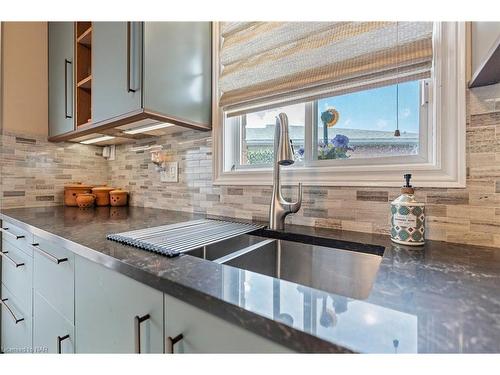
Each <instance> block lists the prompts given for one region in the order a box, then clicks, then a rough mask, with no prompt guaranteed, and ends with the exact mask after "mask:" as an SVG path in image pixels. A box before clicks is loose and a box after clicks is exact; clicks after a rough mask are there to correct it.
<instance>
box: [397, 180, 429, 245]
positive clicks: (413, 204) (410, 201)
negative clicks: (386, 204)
mask: <svg viewBox="0 0 500 375" xmlns="http://www.w3.org/2000/svg"><path fill="white" fill-rule="evenodd" d="M404 178H405V185H404V186H403V187H402V188H401V195H400V196H399V197H397V198H396V199H395V200H394V201H392V202H391V240H392V241H393V242H396V243H399V244H402V245H410V246H419V245H423V244H424V240H425V205H424V204H423V203H420V202H417V200H416V199H415V190H414V189H413V187H412V186H411V184H410V180H411V174H409V173H408V174H405V175H404Z"/></svg>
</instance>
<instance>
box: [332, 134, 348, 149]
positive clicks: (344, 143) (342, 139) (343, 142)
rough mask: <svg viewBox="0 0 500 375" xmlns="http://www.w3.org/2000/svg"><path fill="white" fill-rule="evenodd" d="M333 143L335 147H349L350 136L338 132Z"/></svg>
mask: <svg viewBox="0 0 500 375" xmlns="http://www.w3.org/2000/svg"><path fill="white" fill-rule="evenodd" d="M332 143H333V146H334V147H339V148H348V147H349V138H348V137H346V136H345V135H342V134H337V135H336V136H335V138H333V139H332Z"/></svg>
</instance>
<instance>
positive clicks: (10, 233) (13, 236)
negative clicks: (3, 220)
mask: <svg viewBox="0 0 500 375" xmlns="http://www.w3.org/2000/svg"><path fill="white" fill-rule="evenodd" d="M0 231H1V232H2V233H5V234H7V235H9V236H11V237H12V238H14V239H16V240H19V239H21V238H24V237H25V236H18V235H17V234H14V233H12V232H9V228H3V227H2V228H0Z"/></svg>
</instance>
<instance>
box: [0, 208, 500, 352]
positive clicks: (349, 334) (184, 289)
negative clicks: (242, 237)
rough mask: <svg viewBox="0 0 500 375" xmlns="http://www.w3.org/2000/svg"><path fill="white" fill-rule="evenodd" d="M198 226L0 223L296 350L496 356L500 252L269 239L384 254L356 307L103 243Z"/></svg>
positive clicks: (163, 215)
mask: <svg viewBox="0 0 500 375" xmlns="http://www.w3.org/2000/svg"><path fill="white" fill-rule="evenodd" d="M203 217H205V216H204V215H197V214H190V213H185V212H176V211H167V210H159V209H152V208H140V207H122V208H118V207H113V208H109V207H100V208H97V209H95V210H80V209H78V208H72V207H66V208H65V207H42V208H19V209H6V210H2V211H1V214H0V218H2V219H7V220H10V221H12V222H13V224H15V225H18V226H20V227H23V228H25V229H28V230H30V231H32V232H33V233H34V234H35V235H38V236H40V237H43V238H46V239H49V240H53V241H57V242H58V243H59V244H60V245H61V246H65V247H66V248H68V249H69V250H71V251H73V252H75V253H76V254H78V255H80V256H83V257H85V258H88V259H91V260H93V261H95V262H98V263H100V264H102V265H104V266H105V267H108V268H111V269H114V270H116V271H117V272H121V273H123V274H125V275H127V276H129V277H132V278H134V279H136V280H138V281H140V282H143V283H145V284H148V285H150V286H152V287H154V288H156V289H159V290H161V291H163V292H165V293H168V294H170V295H172V296H174V297H177V298H179V299H181V300H183V301H185V302H188V303H191V304H193V305H195V306H198V307H200V308H202V309H203V310H205V311H208V312H211V313H213V314H215V315H217V316H219V317H221V318H223V319H224V320H227V321H230V322H232V323H234V324H237V325H239V326H242V327H244V328H247V329H249V330H251V331H253V332H254V333H257V334H259V335H261V336H263V337H266V338H268V339H270V340H273V341H275V342H277V343H280V344H282V345H284V346H287V347H289V348H291V349H293V350H296V351H300V352H370V353H383V352H387V353H394V352H399V353H416V352H418V353H449V352H451V353H465V352H496V353H498V352H500V288H499V285H500V249H494V248H486V247H476V246H470V245H462V244H451V243H445V242H437V241H428V242H427V243H426V245H425V246H424V247H423V248H411V247H406V246H401V245H396V244H394V243H392V242H391V241H390V239H389V238H388V236H382V235H375V234H365V233H357V232H346V231H337V230H329V229H322V228H312V227H303V226H297V225H287V226H286V232H285V233H274V235H275V236H277V237H281V238H283V239H290V238H293V237H294V236H296V235H312V236H319V237H323V238H328V239H331V240H332V241H337V242H338V245H339V246H340V247H349V246H352V244H349V243H347V242H345V241H349V242H357V243H362V244H374V245H378V246H382V247H384V248H385V250H384V252H383V256H382V260H381V263H380V267H379V269H378V272H377V274H376V276H375V281H374V284H373V287H372V288H371V290H370V291H369V294H368V297H367V298H366V299H363V300H357V299H353V298H348V297H345V296H341V295H337V294H332V293H326V292H323V291H320V290H317V289H313V288H309V287H305V286H302V285H299V284H295V283H293V282H289V281H285V280H278V279H275V278H272V277H269V276H264V275H260V274H257V273H254V272H250V271H245V270H241V269H237V268H234V267H230V266H225V265H220V264H216V263H213V262H210V261H207V260H203V259H199V258H196V257H192V256H187V255H183V256H180V257H177V258H167V257H165V256H162V255H158V254H155V253H151V252H147V251H143V250H140V249H136V248H133V247H130V246H126V245H122V244H119V243H117V242H113V241H109V240H107V239H106V235H107V234H109V233H118V232H124V231H128V230H133V229H141V228H146V227H151V226H157V225H163V224H169V223H174V222H181V221H187V220H192V219H194V218H203ZM361 247H362V246H361ZM283 316H286V319H284V318H283ZM290 318H291V319H290Z"/></svg>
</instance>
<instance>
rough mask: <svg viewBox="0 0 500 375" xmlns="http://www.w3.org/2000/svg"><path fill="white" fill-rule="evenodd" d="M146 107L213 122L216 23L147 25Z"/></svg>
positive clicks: (192, 119)
mask: <svg viewBox="0 0 500 375" xmlns="http://www.w3.org/2000/svg"><path fill="white" fill-rule="evenodd" d="M144 90H145V92H144V108H146V109H148V110H151V111H153V112H155V113H160V114H164V115H167V116H169V117H172V118H178V119H183V120H187V121H188V122H194V123H198V124H207V125H209V124H211V123H212V118H211V116H212V24H211V23H210V22H145V23H144Z"/></svg>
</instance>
